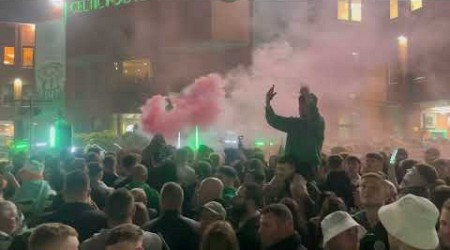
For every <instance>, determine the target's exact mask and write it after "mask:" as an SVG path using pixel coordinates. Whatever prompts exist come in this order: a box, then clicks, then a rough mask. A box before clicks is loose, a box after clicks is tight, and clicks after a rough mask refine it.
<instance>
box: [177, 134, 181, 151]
mask: <svg viewBox="0 0 450 250" xmlns="http://www.w3.org/2000/svg"><path fill="white" fill-rule="evenodd" d="M177 148H181V132H178V141H177Z"/></svg>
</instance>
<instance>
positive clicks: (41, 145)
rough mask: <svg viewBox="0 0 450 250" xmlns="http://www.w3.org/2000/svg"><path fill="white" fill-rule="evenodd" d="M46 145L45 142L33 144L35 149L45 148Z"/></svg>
mask: <svg viewBox="0 0 450 250" xmlns="http://www.w3.org/2000/svg"><path fill="white" fill-rule="evenodd" d="M47 145H48V143H46V142H36V144H35V146H36V147H38V148H39V147H45V146H47Z"/></svg>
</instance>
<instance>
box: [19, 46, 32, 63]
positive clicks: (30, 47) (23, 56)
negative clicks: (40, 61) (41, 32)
mask: <svg viewBox="0 0 450 250" xmlns="http://www.w3.org/2000/svg"><path fill="white" fill-rule="evenodd" d="M26 49H31V51H32V55H31V56H32V58H31V63H30V64H25V50H26ZM21 53H22V57H21V58H22V64H21V66H22V67H23V68H33V67H34V64H35V61H34V59H35V48H34V47H32V46H23V47H22V51H21Z"/></svg>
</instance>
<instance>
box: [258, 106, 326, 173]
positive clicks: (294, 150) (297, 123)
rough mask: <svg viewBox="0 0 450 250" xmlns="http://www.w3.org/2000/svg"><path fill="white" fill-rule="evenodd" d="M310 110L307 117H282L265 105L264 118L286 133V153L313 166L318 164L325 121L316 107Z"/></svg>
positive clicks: (300, 161) (302, 162)
mask: <svg viewBox="0 0 450 250" xmlns="http://www.w3.org/2000/svg"><path fill="white" fill-rule="evenodd" d="M312 110H313V111H314V112H311V113H312V114H311V115H310V116H309V117H282V116H279V115H277V114H275V112H274V111H273V109H272V107H271V106H267V107H266V120H267V123H269V125H270V126H272V127H273V128H275V129H277V130H280V131H283V132H285V133H287V139H286V147H285V153H286V154H292V155H294V156H295V157H296V159H297V161H298V162H299V163H301V164H308V165H309V166H311V167H314V168H315V167H317V166H319V164H320V159H321V151H322V144H323V140H324V131H325V122H324V120H323V118H322V117H321V116H320V114H319V112H318V111H317V108H315V109H312ZM301 170H302V169H299V171H300V172H301ZM302 174H303V175H305V176H307V174H304V173H302Z"/></svg>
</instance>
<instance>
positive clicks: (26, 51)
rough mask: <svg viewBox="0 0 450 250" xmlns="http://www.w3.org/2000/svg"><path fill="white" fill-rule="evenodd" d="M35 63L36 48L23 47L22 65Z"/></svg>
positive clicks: (31, 65)
mask: <svg viewBox="0 0 450 250" xmlns="http://www.w3.org/2000/svg"><path fill="white" fill-rule="evenodd" d="M33 65H34V48H27V47H24V48H22V66H23V67H33Z"/></svg>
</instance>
